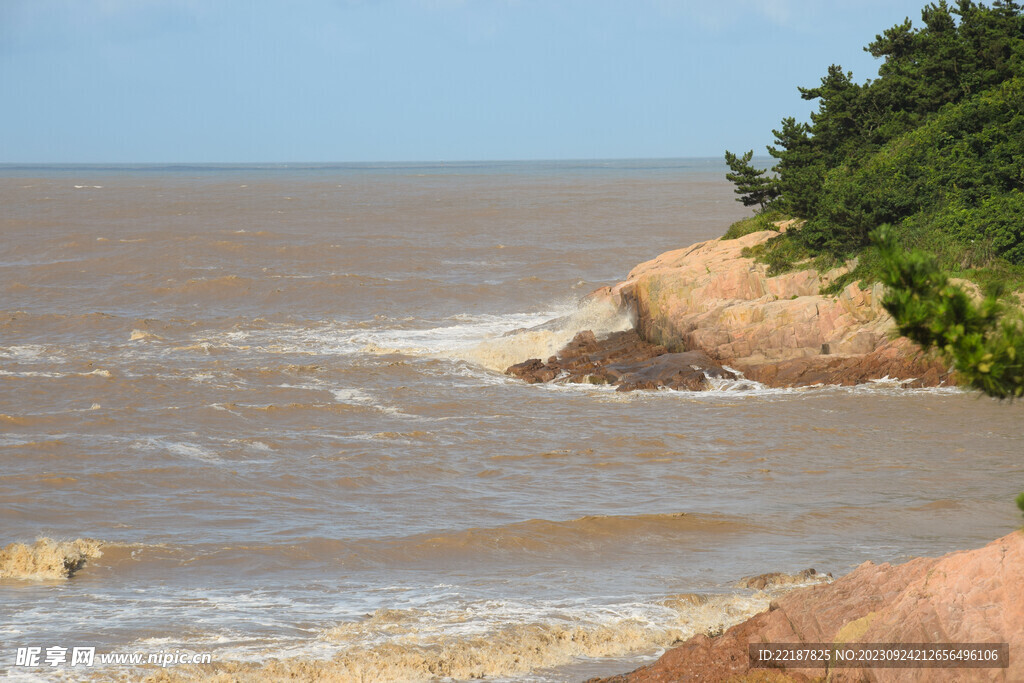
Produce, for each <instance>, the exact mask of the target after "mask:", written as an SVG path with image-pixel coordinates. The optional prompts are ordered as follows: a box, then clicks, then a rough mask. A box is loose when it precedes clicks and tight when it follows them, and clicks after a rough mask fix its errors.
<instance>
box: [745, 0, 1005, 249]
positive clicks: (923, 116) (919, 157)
mask: <svg viewBox="0 0 1024 683" xmlns="http://www.w3.org/2000/svg"><path fill="white" fill-rule="evenodd" d="M865 50H866V51H868V52H870V53H871V54H872V55H873V56H875V57H877V58H878V59H880V60H881V64H880V66H879V69H878V76H877V78H875V79H872V80H867V81H865V82H864V83H857V82H855V81H854V80H853V76H852V74H851V73H849V72H847V71H844V70H843V69H842V67H840V66H838V65H832V66H830V67H828V69H827V71H826V73H825V75H824V76H823V77H822V78H821V82H820V84H818V85H817V86H814V87H809V88H800V89H799V90H800V94H801V96H802V97H803V98H804V99H805V100H808V101H811V102H816V103H817V109H816V111H814V112H812V113H811V114H810V120H809V121H807V122H801V121H798V119H797V118H795V117H787V118H785V119H783V120H782V122H781V125H780V127H779V128H778V129H777V130H774V131H772V132H773V134H774V136H775V143H774V145H772V146H769V147H768V152H769V154H770V155H771V156H772V157H773V158H774V159H775V165H774V167H773V168H772V169H771V172H772V173H771V175H765V176H759V178H760V179H761V182H769V181H770V182H771V184H772V188H773V189H774V191H775V192H776V195H777V196H771V197H770V198H769V199H768V201H769V202H774V205H775V206H777V207H780V208H782V209H783V210H785V211H786V212H787V213H789V214H791V215H794V216H797V217H801V218H805V219H807V223H806V225H805V227H804V228H803V230H801V231H800V232H799V233H797V236H796V237H795V238H794V239H798V240H799V241H801V242H802V243H803V245H804V246H805V247H807V248H808V249H810V250H811V251H812V252H828V253H832V254H835V255H851V254H854V253H857V252H858V251H859V250H862V249H864V248H865V247H867V246H868V245H869V244H870V240H869V238H868V236H869V234H870V233H871V231H872V230H874V229H875V228H877V227H878V226H879V225H881V224H883V223H889V224H892V225H893V226H894V227H895V228H896V232H897V233H898V234H900V235H903V236H907V235H909V236H911V237H913V236H914V235H923V234H928V235H936V234H941V235H942V236H943V238H944V239H951V240H955V241H958V242H959V243H961V244H972V243H978V244H980V243H983V244H985V245H986V248H988V249H989V250H990V251H991V252H992V254H993V255H994V256H996V257H999V258H1003V259H1005V260H1007V261H1008V262H1010V263H1013V264H1024V12H1022V6H1021V5H1020V4H1018V3H1017V2H1014V1H1013V0H995V1H994V2H993V3H992V4H991V5H990V6H986V5H985V4H983V3H977V2H974V1H973V0H958V1H957V2H955V3H953V4H950V3H949V2H946V0H941V1H940V2H937V3H931V4H928V5H926V6H925V7H924V8H923V9H922V11H921V25H920V26H914V24H913V23H912V22H911V21H910V20H909V19H908V20H906V21H904V22H903V23H901V24H898V25H896V26H893V27H892V28H889V29H887V30H885V31H883V32H882V33H881V34H879V35H877V36H876V37H875V40H874V41H872V42H871V43H870V44H869V45H868V46H867V47H866V48H865ZM730 157H731V159H732V160H734V161H737V162H743V163H744V164H746V165H749V161H750V159H749V158H748V156H747V155H744V157H742V158H740V159H737V158H736V157H735V156H734V155H731V154H728V153H727V159H729V158H730ZM730 168H731V169H732V171H733V173H732V174H730V176H729V177H730V180H733V181H734V182H737V184H738V188H737V192H738V193H740V187H739V183H741V182H742V183H747V184H748V185H747V186H748V187H749V186H750V185H749V184H750V183H752V182H755V181H756V179H753V178H751V177H750V176H749V175H744V174H743V173H741V172H739V171H737V167H735V166H734V165H733V163H732V162H730ZM741 194H744V196H745V197H747V198H749V200H750V204H748V205H751V204H755V203H756V204H760V205H761V206H763V204H762V203H761V201H760V199H759V200H758V201H754V197H755V195H754V194H753V193H751V192H749V191H747V192H744V193H741ZM744 203H747V200H746V199H745V200H744ZM910 241H911V242H915V240H914V239H911V240H910ZM972 241H973V242H972ZM916 242H918V243H919V242H920V240H916Z"/></svg>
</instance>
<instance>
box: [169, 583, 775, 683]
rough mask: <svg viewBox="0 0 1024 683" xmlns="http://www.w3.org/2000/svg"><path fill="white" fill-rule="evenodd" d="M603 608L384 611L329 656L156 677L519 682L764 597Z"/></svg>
mask: <svg viewBox="0 0 1024 683" xmlns="http://www.w3.org/2000/svg"><path fill="white" fill-rule="evenodd" d="M673 598H678V596H672V597H670V598H668V599H666V600H663V601H660V602H659V603H625V604H617V605H609V606H605V607H596V606H575V605H565V604H562V605H544V604H536V603H535V604H532V605H526V604H520V603H515V602H505V601H487V602H482V603H469V604H465V603H463V604H461V605H457V606H449V607H447V608H440V609H431V608H408V609H393V608H384V609H379V610H377V611H376V612H374V613H372V614H369V615H367V617H366V618H364V619H362V620H359V621H352V622H344V623H341V624H338V625H336V626H334V627H331V628H328V629H326V630H324V631H323V632H322V634H321V635H320V640H321V641H323V642H324V643H326V644H329V645H332V646H334V647H336V648H338V649H337V650H336V651H335V653H334V655H333V656H332V657H329V658H311V657H291V658H285V659H268V660H266V661H264V662H254V661H252V659H253V658H252V657H251V656H247V657H246V659H247V660H248V661H238V660H234V661H226V662H221V663H216V664H214V666H213V669H212V670H211V669H210V667H208V666H206V667H203V668H202V669H200V668H198V667H181V668H179V669H176V670H174V671H168V672H165V673H164V677H162V678H161V680H167V679H169V680H194V679H197V678H204V677H208V676H210V675H217V674H221V675H224V674H228V675H230V676H231V678H232V679H233V680H238V681H268V680H292V679H297V678H301V679H306V680H309V679H313V678H315V679H318V680H361V681H425V680H437V679H456V680H467V679H476V678H493V677H501V676H522V675H525V674H528V673H530V672H533V671H536V670H539V669H546V668H551V667H556V666H561V665H566V664H569V663H571V662H573V661H574V660H576V659H579V658H584V657H586V658H599V657H623V656H628V655H636V654H639V653H643V654H646V655H648V656H654V655H656V654H658V653H659V652H660V651H662V650H663V649H664V648H666V647H668V646H670V645H672V644H673V643H675V642H677V641H680V640H684V639H686V638H689V637H691V636H693V635H696V634H699V633H706V634H712V635H713V634H717V633H721V632H722V631H723V630H724V629H725V628H727V627H728V626H731V625H732V624H734V623H738V622H740V621H742V620H744V619H746V618H749V617H750V616H753V615H754V614H756V613H758V612H760V611H763V610H764V609H765V608H766V607H767V606H768V602H769V597H768V595H767V594H765V593H757V594H754V595H741V594H733V595H719V596H711V597H705V596H689V599H685V600H684V599H673Z"/></svg>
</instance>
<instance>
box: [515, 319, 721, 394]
mask: <svg viewBox="0 0 1024 683" xmlns="http://www.w3.org/2000/svg"><path fill="white" fill-rule="evenodd" d="M506 372H507V373H508V374H510V375H512V376H513V377H518V378H519V379H522V380H525V381H527V382H530V383H531V384H535V383H538V382H550V381H551V380H554V379H556V378H559V379H563V380H565V381H568V382H576V383H590V384H612V385H615V386H616V388H617V389H618V390H619V391H633V390H634V389H658V388H661V387H665V388H668V389H681V390H689V391H700V390H703V389H706V388H708V383H709V382H710V381H711V380H712V379H715V378H726V379H735V378H736V374H735V373H733V372H730V371H729V370H726V369H725V368H723V367H722V366H721V365H720V364H719V363H717V362H715V361H714V360H712V359H711V358H709V357H708V355H707V354H705V353H703V352H701V351H687V352H682V353H669V351H668V349H666V348H665V347H664V346H657V345H655V344H650V343H648V342H645V341H643V340H642V339H640V337H639V335H638V334H637V333H636V332H634V331H632V330H630V331H626V332H614V333H612V334H611V335H609V336H608V337H607V338H605V339H602V340H600V341H599V340H598V339H597V338H596V337H595V336H594V333H593V332H591V331H589V330H587V331H584V332H580V333H579V334H577V335H576V336H575V337H574V338H573V340H572V341H571V342H569V344H567V345H566V346H565V348H563V349H562V350H561V351H560V352H559V353H558V355H556V356H551V357H550V358H548V360H547V361H546V362H545V361H542V360H541V359H539V358H532V359H530V360H527V361H524V362H522V363H518V364H516V365H513V366H512V367H510V368H509V369H508V370H507V371H506Z"/></svg>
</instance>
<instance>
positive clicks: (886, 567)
mask: <svg viewBox="0 0 1024 683" xmlns="http://www.w3.org/2000/svg"><path fill="white" fill-rule="evenodd" d="M1022 595H1024V531H1015V532H1013V533H1012V534H1009V535H1008V536H1005V537H1003V538H1001V539H999V540H997V541H993V542H992V543H990V544H988V545H987V546H985V547H984V548H980V549H977V550H970V551H960V552H955V553H950V554H949V555H945V556H943V557H940V558H917V559H914V560H911V561H910V562H907V563H905V564H900V565H890V564H881V565H875V564H872V563H870V562H867V563H864V564H863V565H861V566H860V567H858V568H857V569H856V570H854V571H853V572H852V573H850V574H848V575H846V576H844V577H842V578H840V579H838V580H836V581H835V582H834V583H831V584H828V585H820V586H814V587H811V588H806V589H797V590H795V591H793V592H792V593H789V594H787V595H785V596H784V597H782V598H780V599H779V600H777V601H775V602H773V603H772V604H771V606H770V607H769V609H768V611H767V612H762V613H761V614H758V615H757V616H755V617H753V618H751V619H749V620H747V621H745V622H743V623H741V624H738V625H736V626H734V627H732V628H730V629H729V630H727V631H726V632H725V633H723V634H722V635H720V636H717V637H708V636H704V635H700V636H696V637H694V638H691V639H690V640H688V641H686V642H685V643H683V644H682V645H681V646H679V647H677V648H675V649H673V650H670V651H669V652H667V653H666V654H665V655H663V656H662V657H661V659H659V660H658V661H657V662H655V663H654V664H652V665H650V666H647V667H643V668H641V669H637V670H636V671H633V672H632V673H629V674H625V675H622V676H616V677H614V678H610V679H606V681H609V682H613V681H614V682H615V683H627V682H629V683H647V682H650V683H654V682H665V681H707V682H708V683H714V682H715V681H748V680H749V681H754V680H757V681H765V680H777V681H789V680H797V681H806V680H822V679H823V678H824V677H825V676H826V674H827V676H828V680H829V681H835V682H839V681H1022V680H1024V601H1022V600H1021V596H1022ZM750 643H755V644H759V643H834V644H840V645H849V644H856V643H932V644H939V643H1008V645H1009V667H1008V668H970V669H967V668H924V667H913V668H853V667H850V668H839V667H832V668H830V669H829V670H827V671H826V669H825V668H824V667H818V668H804V669H798V668H787V669H784V670H781V671H779V670H765V669H753V668H751V666H750V657H749V654H748V646H749V644H750Z"/></svg>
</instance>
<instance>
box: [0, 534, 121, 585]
mask: <svg viewBox="0 0 1024 683" xmlns="http://www.w3.org/2000/svg"><path fill="white" fill-rule="evenodd" d="M100 545H101V544H100V542H99V541H94V540H91V539H82V538H79V539H77V540H74V541H53V540H51V539H49V538H40V539H39V540H37V541H36V542H35V543H33V544H32V545H27V544H25V543H11V544H9V545H7V546H6V547H4V548H3V550H0V579H21V580H28V581H49V580H54V579H66V578H69V577H70V576H71V575H72V574H74V573H75V572H76V571H78V570H79V569H81V568H82V566H84V565H85V563H86V562H87V561H88V560H91V559H94V558H97V557H99V556H100V555H102V554H103V553H102V552H101V550H100Z"/></svg>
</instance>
